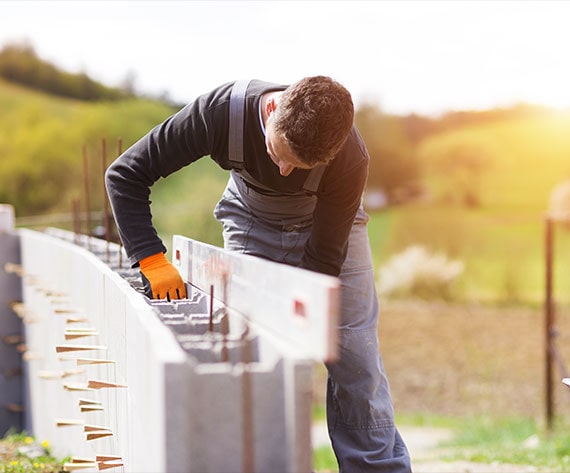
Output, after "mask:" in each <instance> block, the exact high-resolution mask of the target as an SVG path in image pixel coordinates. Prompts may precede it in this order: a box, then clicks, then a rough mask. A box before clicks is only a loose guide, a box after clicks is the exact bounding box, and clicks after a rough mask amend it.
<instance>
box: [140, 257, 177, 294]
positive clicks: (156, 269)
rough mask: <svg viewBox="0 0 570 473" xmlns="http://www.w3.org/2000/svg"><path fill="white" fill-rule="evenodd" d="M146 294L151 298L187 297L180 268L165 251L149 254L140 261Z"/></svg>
mask: <svg viewBox="0 0 570 473" xmlns="http://www.w3.org/2000/svg"><path fill="white" fill-rule="evenodd" d="M139 265H140V271H141V278H142V281H143V285H144V290H145V294H146V296H147V297H149V298H150V299H167V300H169V301H170V300H171V299H185V298H186V286H185V285H184V281H183V280H182V277H181V276H180V273H179V272H178V270H177V269H176V268H175V267H174V266H173V265H172V263H171V262H170V261H168V260H167V259H166V256H164V253H157V254H155V255H151V256H147V257H146V258H143V259H141V260H140V261H139Z"/></svg>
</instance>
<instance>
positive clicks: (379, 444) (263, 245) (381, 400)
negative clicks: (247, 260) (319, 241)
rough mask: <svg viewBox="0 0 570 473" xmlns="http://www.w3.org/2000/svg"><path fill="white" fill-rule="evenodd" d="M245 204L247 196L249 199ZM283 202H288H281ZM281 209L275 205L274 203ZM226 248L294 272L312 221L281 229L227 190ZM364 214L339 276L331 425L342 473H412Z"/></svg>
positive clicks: (219, 210) (221, 214) (223, 205)
mask: <svg viewBox="0 0 570 473" xmlns="http://www.w3.org/2000/svg"><path fill="white" fill-rule="evenodd" d="M245 197H246V198H247V196H245ZM283 198H285V197H283ZM273 205H274V206H275V208H278V205H279V204H278V200H273ZM215 215H216V218H217V219H218V220H219V221H220V222H221V223H222V224H223V233H224V246H225V248H226V249H229V250H233V251H239V252H242V253H247V254H252V255H255V256H260V257H263V258H267V259H271V260H273V261H279V262H283V263H287V264H293V265H296V264H298V263H299V261H300V259H301V257H302V254H303V248H304V244H305V242H306V240H307V238H308V236H309V234H310V222H311V221H310V220H308V221H304V222H298V224H297V225H292V224H288V225H278V224H276V223H275V222H269V221H267V220H265V219H261V218H258V217H256V216H255V215H253V214H252V213H251V212H250V211H249V209H248V207H247V205H246V204H245V202H244V196H240V195H238V194H237V193H236V191H235V188H233V187H232V186H228V189H226V191H225V192H224V196H223V197H222V199H221V201H220V202H219V203H218V205H217V206H216V210H215ZM367 220H368V216H367V215H366V213H365V212H364V211H363V210H360V211H359V214H358V215H357V217H356V219H355V224H354V226H353V229H352V232H351V236H350V242H349V249H348V255H347V258H346V261H345V263H344V265H343V268H342V272H341V275H340V279H341V284H342V305H341V317H340V324H339V344H340V346H339V352H340V358H339V360H338V361H337V362H335V363H333V364H327V369H328V371H329V379H328V387H327V421H328V424H329V434H330V436H331V441H332V445H333V449H334V451H335V454H336V456H337V459H338V462H339V466H340V472H341V473H365V472H390V473H400V472H402V473H404V472H409V471H411V468H410V458H409V454H408V451H407V448H406V446H405V444H404V442H403V441H402V439H401V437H400V434H399V433H398V431H397V429H396V427H395V425H394V413H393V408H392V401H391V397H390V390H389V386H388V381H387V379H386V375H385V372H384V367H383V364H382V359H381V357H380V353H379V346H378V335H377V323H378V300H377V297H376V290H375V286H374V275H373V268H372V259H371V255H370V245H369V243H368V235H367V229H366V222H367Z"/></svg>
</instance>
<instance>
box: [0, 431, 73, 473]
mask: <svg viewBox="0 0 570 473" xmlns="http://www.w3.org/2000/svg"><path fill="white" fill-rule="evenodd" d="M63 463H64V461H63V460H58V459H56V458H54V457H53V456H52V455H51V453H50V447H49V444H48V442H47V441H44V442H41V444H38V443H37V442H36V440H35V439H34V438H33V437H31V436H29V435H28V434H27V433H25V432H22V433H16V432H14V431H9V432H8V433H7V434H6V436H5V437H4V438H3V439H1V440H0V473H57V472H61V471H63V470H62V466H63Z"/></svg>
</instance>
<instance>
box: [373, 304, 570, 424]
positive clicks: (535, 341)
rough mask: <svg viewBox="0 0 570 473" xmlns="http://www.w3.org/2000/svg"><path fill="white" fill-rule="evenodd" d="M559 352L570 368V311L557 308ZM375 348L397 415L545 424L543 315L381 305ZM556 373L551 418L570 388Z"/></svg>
mask: <svg viewBox="0 0 570 473" xmlns="http://www.w3.org/2000/svg"><path fill="white" fill-rule="evenodd" d="M556 320H557V324H556V330H557V333H558V336H557V341H556V344H557V347H558V350H559V352H560V356H561V359H562V360H563V361H564V362H565V363H566V364H568V366H570V312H569V310H568V309H562V308H558V310H557V314H556ZM379 336H380V344H381V351H382V354H383V358H384V364H385V367H386V371H387V373H388V377H389V379H390V384H391V389H392V396H393V400H394V405H395V408H396V411H400V412H402V413H406V414H412V413H434V414H438V415H446V416H462V417H465V416H472V415H479V414H488V415H497V416H508V415H523V416H533V417H534V418H537V419H541V418H544V415H545V414H544V413H545V388H544V386H545V367H544V366H545V361H544V360H545V342H544V340H545V330H544V315H543V309H542V308H540V307H538V308H528V307H486V306H457V305H448V304H437V303H424V302H406V303H385V304H384V305H383V307H382V308H381V315H380V331H379ZM563 377H564V375H563V373H562V372H561V371H559V370H557V371H556V373H555V375H554V384H553V389H554V400H555V404H554V409H555V413H556V414H565V415H570V389H568V387H566V386H565V385H563V384H562V382H561V379H562V378H563Z"/></svg>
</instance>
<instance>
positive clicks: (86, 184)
mask: <svg viewBox="0 0 570 473" xmlns="http://www.w3.org/2000/svg"><path fill="white" fill-rule="evenodd" d="M83 186H84V188H85V215H86V218H87V230H86V232H85V234H86V235H87V248H88V249H90V240H89V237H90V236H91V203H90V201H89V169H88V165H87V147H86V145H83Z"/></svg>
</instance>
